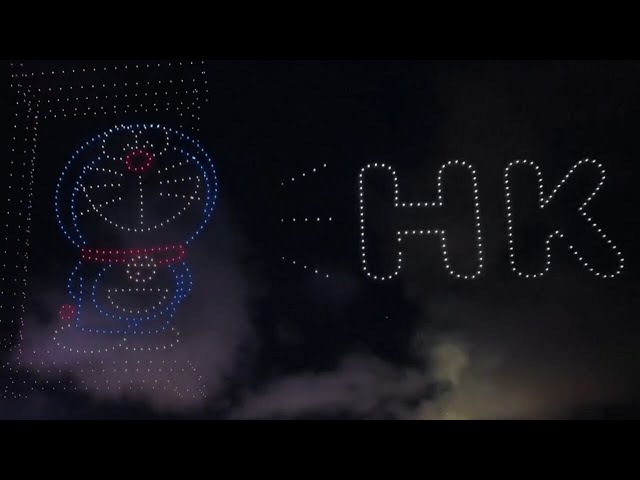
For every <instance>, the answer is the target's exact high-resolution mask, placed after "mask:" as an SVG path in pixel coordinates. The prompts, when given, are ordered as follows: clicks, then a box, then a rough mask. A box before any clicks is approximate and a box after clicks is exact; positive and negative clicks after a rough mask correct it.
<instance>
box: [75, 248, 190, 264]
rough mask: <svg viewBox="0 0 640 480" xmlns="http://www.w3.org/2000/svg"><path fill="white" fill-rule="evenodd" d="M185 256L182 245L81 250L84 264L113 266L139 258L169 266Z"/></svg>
mask: <svg viewBox="0 0 640 480" xmlns="http://www.w3.org/2000/svg"><path fill="white" fill-rule="evenodd" d="M185 255H186V251H185V248H184V246H183V245H171V246H166V247H148V248H130V249H122V250H113V249H98V248H83V249H82V252H81V257H82V260H84V261H86V262H94V263H102V264H107V265H113V264H118V263H128V262H130V261H131V260H133V259H135V258H138V257H140V256H147V257H151V258H153V260H154V261H155V264H156V265H169V264H172V263H178V262H179V261H180V260H182V259H183V258H184V257H185Z"/></svg>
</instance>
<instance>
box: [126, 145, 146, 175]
mask: <svg viewBox="0 0 640 480" xmlns="http://www.w3.org/2000/svg"><path fill="white" fill-rule="evenodd" d="M124 163H125V165H126V166H127V170H129V171H130V172H131V173H144V172H146V171H147V170H149V169H150V168H151V165H152V164H153V154H152V153H151V152H148V151H146V150H132V151H130V152H129V153H127V155H126V156H125V157H124Z"/></svg>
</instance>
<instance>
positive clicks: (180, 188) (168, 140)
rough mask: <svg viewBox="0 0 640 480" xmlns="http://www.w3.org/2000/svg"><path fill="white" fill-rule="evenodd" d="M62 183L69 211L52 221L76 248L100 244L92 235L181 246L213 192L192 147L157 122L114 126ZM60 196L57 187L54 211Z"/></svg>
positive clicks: (207, 166)
mask: <svg viewBox="0 0 640 480" xmlns="http://www.w3.org/2000/svg"><path fill="white" fill-rule="evenodd" d="M65 175H66V177H65ZM65 181H66V183H65V187H64V188H65V189H66V190H67V193H66V195H69V194H70V198H69V197H67V201H69V203H70V207H71V213H70V215H68V216H67V217H66V220H65V219H64V218H61V217H64V216H65V215H64V212H62V215H60V214H59V215H58V217H59V218H61V223H62V224H63V229H65V232H67V233H68V234H69V236H70V238H72V240H73V241H74V243H76V244H78V245H90V246H95V245H100V244H101V242H100V240H101V238H100V235H101V234H100V233H98V232H104V233H105V234H113V235H116V236H118V237H120V238H126V239H129V240H131V241H132V242H133V243H137V244H141V245H145V244H147V245H148V244H161V245H163V244H167V243H181V244H182V243H188V242H189V240H191V239H192V238H193V236H195V235H196V234H197V233H198V232H199V231H200V230H201V228H202V227H203V226H204V223H206V221H207V220H208V218H209V216H210V215H211V212H212V210H213V207H214V204H215V198H216V194H217V183H216V178H215V171H214V169H213V165H212V163H211V161H210V159H209V158H208V156H207V155H206V154H205V153H204V152H203V150H202V149H201V148H200V146H199V144H198V143H197V142H194V141H193V140H191V139H189V138H188V137H187V136H186V135H183V134H181V133H179V132H176V131H173V130H170V129H167V128H164V127H161V126H159V125H132V126H119V127H115V128H112V129H110V130H109V131H107V132H105V133H104V134H103V135H100V136H99V137H98V138H97V139H94V140H92V141H90V142H88V143H87V144H85V145H84V146H83V147H82V148H81V149H80V150H79V151H78V152H76V155H75V156H74V159H73V160H72V162H70V164H69V165H68V168H65V172H64V173H63V177H62V178H61V183H63V182H65ZM63 195H65V192H62V188H59V190H58V198H57V200H58V204H57V205H58V207H59V208H60V206H61V203H62V202H63V201H64V200H65V199H64V198H62V199H61V198H60V197H61V196H63ZM65 223H66V224H67V225H65ZM69 223H70V224H71V225H68V224H69ZM174 227H175V228H174ZM168 232H171V233H172V235H170V237H171V238H166V235H167V233H168ZM176 232H179V233H176ZM95 237H97V238H95Z"/></svg>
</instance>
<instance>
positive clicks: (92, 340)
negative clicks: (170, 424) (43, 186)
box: [12, 211, 257, 411]
mask: <svg viewBox="0 0 640 480" xmlns="http://www.w3.org/2000/svg"><path fill="white" fill-rule="evenodd" d="M191 247H193V248H191ZM247 248H248V247H247V246H246V244H245V242H244V240H243V239H242V237H241V235H240V234H239V232H238V230H237V229H236V228H235V227H234V226H233V225H232V223H231V220H230V218H229V217H228V216H227V215H226V214H225V212H223V211H217V212H216V218H215V221H214V222H212V224H211V225H210V226H209V229H208V233H207V235H205V236H203V237H201V238H200V239H198V240H197V241H196V242H195V244H194V245H192V246H190V248H189V249H188V253H187V261H188V262H189V265H190V267H191V269H192V272H193V277H194V278H193V279H194V289H193V291H192V292H191V294H190V295H189V296H188V298H187V299H186V300H185V302H184V303H183V304H182V305H181V306H180V308H179V310H178V312H177V314H176V317H175V323H174V325H175V327H176V329H177V330H178V331H179V337H178V338H177V339H176V337H175V335H165V334H163V335H160V336H146V337H145V338H144V339H133V338H129V339H127V340H126V342H124V341H123V339H122V338H119V337H112V336H108V335H101V334H97V335H96V334H90V333H85V332H82V331H79V330H77V329H73V328H69V329H67V330H65V331H64V332H63V333H62V334H59V335H58V336H57V338H56V339H54V330H55V329H59V328H60V324H59V323H56V322H58V320H57V316H56V315H55V312H57V311H58V308H59V306H60V304H61V303H66V302H65V300H66V301H68V299H67V298H66V294H65V292H62V291H61V290H60V287H59V286H49V289H48V290H46V291H44V293H42V294H41V295H39V300H40V301H41V302H43V303H44V304H45V305H46V306H47V310H48V313H49V314H50V315H52V316H53V317H54V318H56V320H55V321H54V323H53V324H42V320H41V319H39V318H36V317H31V318H27V319H26V321H25V329H24V331H23V332H22V337H23V345H22V355H21V356H20V358H19V363H20V368H24V367H28V370H29V371H31V372H35V373H36V377H35V379H34V380H33V382H34V383H35V389H36V390H37V387H38V385H42V384H43V383H46V382H49V383H48V384H49V385H52V384H56V382H57V383H58V384H59V385H60V386H62V385H65V380H64V379H63V378H62V377H64V376H68V375H69V374H70V375H71V377H72V383H71V384H69V385H68V387H66V388H65V390H75V389H76V388H77V389H78V390H86V391H88V392H89V393H91V394H92V395H94V396H96V397H97V398H99V399H105V400H116V399H121V398H123V397H127V398H130V399H132V400H135V401H141V402H147V403H149V404H150V405H151V406H152V407H154V408H157V409H160V410H181V411H184V410H190V409H193V408H202V407H203V406H204V405H205V404H206V401H207V400H206V398H205V397H208V398H211V397H214V398H215V397H216V396H219V395H221V394H223V393H224V391H225V388H226V387H227V384H228V379H229V377H231V376H232V375H233V373H234V369H235V368H236V366H237V365H238V363H239V362H240V361H241V359H242V358H243V356H247V355H248V354H250V353H251V351H252V350H253V349H254V348H255V346H256V341H257V339H256V336H255V332H254V330H253V328H252V326H251V302H252V282H253V281H254V279H255V277H256V274H255V273H253V274H252V277H250V276H249V274H248V273H247V272H246V271H245V270H244V267H243V258H244V255H245V253H246V249H247ZM70 270H71V266H70ZM176 340H178V341H177V342H176ZM58 343H61V344H64V345H65V346H67V347H68V349H67V350H63V349H62V348H60V346H59V345H58ZM116 345H123V347H121V348H115V349H114V347H115V346H116ZM163 345H173V348H167V349H164V348H163ZM158 346H160V348H159V349H156V347H158ZM127 347H128V348H127ZM149 349H150V350H151V351H149ZM70 350H73V351H70ZM141 350H142V351H141ZM79 351H80V352H79ZM92 351H93V353H91V352H92ZM98 352H99V353H98ZM17 362H18V358H17V357H16V356H14V358H13V361H12V363H13V366H14V367H16V366H17V365H16V363H17ZM61 371H62V372H61ZM123 385H127V388H122V386H123ZM59 388H61V387H59ZM59 388H58V389H59ZM201 393H204V395H202V394H201Z"/></svg>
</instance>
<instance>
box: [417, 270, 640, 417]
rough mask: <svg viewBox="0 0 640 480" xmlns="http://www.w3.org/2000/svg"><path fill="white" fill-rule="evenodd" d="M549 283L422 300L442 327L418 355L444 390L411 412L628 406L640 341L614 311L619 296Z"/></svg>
mask: <svg viewBox="0 0 640 480" xmlns="http://www.w3.org/2000/svg"><path fill="white" fill-rule="evenodd" d="M549 283H551V284H552V285H549ZM549 283H547V284H543V285H544V286H540V287H538V291H537V295H533V294H532V292H531V290H530V289H528V288H526V289H525V288H523V289H522V290H521V292H520V293H519V294H515V292H514V291H513V289H512V291H509V289H508V288H504V290H503V291H504V294H505V295H504V296H503V297H502V298H501V300H499V299H493V298H490V297H489V295H487V297H488V298H485V299H484V300H482V299H480V300H471V301H470V300H468V299H467V300H464V299H463V298H462V296H460V297H450V298H448V299H447V300H446V301H442V302H438V301H437V300H435V298H434V297H431V299H430V301H429V302H428V304H427V302H425V301H423V305H424V306H425V308H427V307H428V309H429V311H430V312H431V317H430V318H431V319H433V318H436V317H437V318H440V319H441V320H443V319H446V320H445V321H448V322H449V325H450V328H442V333H441V335H440V337H439V338H438V339H437V340H436V342H435V343H434V344H433V345H432V346H430V347H429V349H428V350H427V353H428V355H430V357H431V358H432V361H433V363H432V365H433V368H432V372H433V375H434V376H435V378H437V379H439V380H440V381H446V382H448V383H449V385H450V386H451V388H450V389H449V390H448V391H447V392H446V393H444V394H443V395H441V396H440V397H439V398H437V399H435V400H433V401H428V402H423V404H422V405H421V406H420V408H418V409H417V410H416V412H415V414H414V416H413V418H420V419H549V418H551V419H553V418H567V417H570V416H571V415H573V414H574V413H575V412H580V411H582V410H586V409H589V408H597V407H599V406H602V405H618V404H624V403H626V402H631V401H632V400H633V396H634V391H635V392H637V391H638V387H639V386H640V385H639V382H638V380H637V378H638V377H637V373H638V371H639V370H640V362H639V361H638V360H637V356H636V355H635V354H634V351H635V347H636V346H637V344H638V342H639V341H640V338H639V336H638V332H637V329H636V328H635V327H633V324H632V323H631V322H630V320H631V318H630V317H629V315H628V314H627V315H626V316H625V315H624V314H620V315H617V313H618V312H616V310H617V308H616V303H617V302H619V301H620V299H619V298H617V297H618V296H617V295H615V294H611V293H609V294H607V293H604V292H602V293H598V291H595V292H589V294H588V295H586V294H587V290H586V288H585V286H584V285H583V286H577V287H574V288H572V287H571V286H570V282H568V281H565V282H558V283H563V285H564V287H565V289H564V290H563V291H559V290H558V289H557V285H556V282H549ZM522 286H523V287H524V285H522ZM554 287H555V288H554ZM536 296H537V299H536V298H531V297H536ZM527 297H528V300H527ZM562 297H565V298H564V299H563V298H562ZM585 298H588V301H585Z"/></svg>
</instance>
